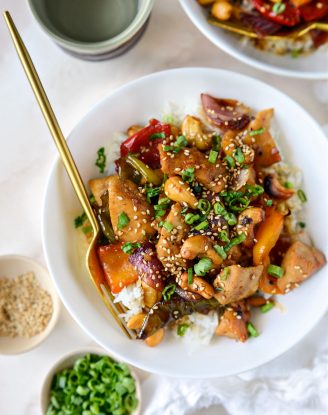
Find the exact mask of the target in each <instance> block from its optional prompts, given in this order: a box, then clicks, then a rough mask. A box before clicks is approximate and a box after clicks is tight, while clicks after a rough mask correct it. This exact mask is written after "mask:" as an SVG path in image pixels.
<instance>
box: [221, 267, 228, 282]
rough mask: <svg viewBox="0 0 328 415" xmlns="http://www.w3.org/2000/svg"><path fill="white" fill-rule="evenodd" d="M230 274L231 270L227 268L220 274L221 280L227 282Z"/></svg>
mask: <svg viewBox="0 0 328 415" xmlns="http://www.w3.org/2000/svg"><path fill="white" fill-rule="evenodd" d="M229 274H230V268H228V267H226V268H224V269H223V271H221V273H220V280H221V281H226V280H227V279H228V277H229Z"/></svg>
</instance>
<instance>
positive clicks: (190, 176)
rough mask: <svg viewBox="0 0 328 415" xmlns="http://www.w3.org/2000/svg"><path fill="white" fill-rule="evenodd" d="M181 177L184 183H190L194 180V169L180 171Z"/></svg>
mask: <svg viewBox="0 0 328 415" xmlns="http://www.w3.org/2000/svg"><path fill="white" fill-rule="evenodd" d="M181 177H182V180H183V181H184V182H187V183H191V182H193V181H194V180H195V168H194V167H188V168H187V169H185V170H182V172H181Z"/></svg>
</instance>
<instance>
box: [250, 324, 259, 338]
mask: <svg viewBox="0 0 328 415" xmlns="http://www.w3.org/2000/svg"><path fill="white" fill-rule="evenodd" d="M247 331H248V334H249V335H250V336H252V337H258V336H259V335H260V333H259V332H258V331H257V330H256V328H255V327H254V325H253V324H252V323H251V322H250V321H249V322H248V323H247Z"/></svg>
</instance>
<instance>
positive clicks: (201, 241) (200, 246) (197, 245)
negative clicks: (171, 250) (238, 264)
mask: <svg viewBox="0 0 328 415" xmlns="http://www.w3.org/2000/svg"><path fill="white" fill-rule="evenodd" d="M213 246H214V243H213V241H212V239H211V238H209V237H208V236H205V235H196V236H191V237H190V238H188V239H187V240H186V241H185V242H184V243H183V245H182V247H181V250H180V253H181V256H182V258H185V259H194V258H196V257H206V258H209V259H210V260H211V261H212V263H213V268H218V267H220V265H221V264H222V262H223V259H222V258H221V257H220V255H219V254H217V253H216V251H215V250H214V248H213Z"/></svg>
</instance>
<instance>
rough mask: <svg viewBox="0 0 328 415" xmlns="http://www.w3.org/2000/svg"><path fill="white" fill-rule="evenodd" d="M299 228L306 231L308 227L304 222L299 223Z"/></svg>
mask: <svg viewBox="0 0 328 415" xmlns="http://www.w3.org/2000/svg"><path fill="white" fill-rule="evenodd" d="M298 226H299V227H300V228H302V229H304V228H305V227H306V223H304V222H298Z"/></svg>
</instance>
